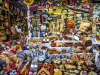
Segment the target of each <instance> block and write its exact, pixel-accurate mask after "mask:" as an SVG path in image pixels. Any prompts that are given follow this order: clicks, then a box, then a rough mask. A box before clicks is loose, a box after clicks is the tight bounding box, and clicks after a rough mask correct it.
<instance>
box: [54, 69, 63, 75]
mask: <svg viewBox="0 0 100 75" xmlns="http://www.w3.org/2000/svg"><path fill="white" fill-rule="evenodd" d="M54 75H63V74H62V72H61V71H60V70H59V69H54Z"/></svg>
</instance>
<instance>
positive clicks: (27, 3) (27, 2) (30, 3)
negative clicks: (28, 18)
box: [24, 0, 34, 6]
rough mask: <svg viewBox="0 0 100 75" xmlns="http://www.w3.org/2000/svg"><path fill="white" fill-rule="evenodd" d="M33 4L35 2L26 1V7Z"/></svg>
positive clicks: (32, 0)
mask: <svg viewBox="0 0 100 75" xmlns="http://www.w3.org/2000/svg"><path fill="white" fill-rule="evenodd" d="M33 2H34V0H24V4H26V5H28V6H29V5H32V4H33Z"/></svg>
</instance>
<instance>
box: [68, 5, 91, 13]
mask: <svg viewBox="0 0 100 75" xmlns="http://www.w3.org/2000/svg"><path fill="white" fill-rule="evenodd" d="M67 8H69V9H71V10H75V11H80V12H85V13H90V11H85V10H81V9H74V8H72V7H68V6H67Z"/></svg>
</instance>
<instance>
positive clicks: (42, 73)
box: [37, 63, 50, 75]
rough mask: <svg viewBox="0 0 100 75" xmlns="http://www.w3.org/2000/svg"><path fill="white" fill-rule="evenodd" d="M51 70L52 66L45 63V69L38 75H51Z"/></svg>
mask: <svg viewBox="0 0 100 75" xmlns="http://www.w3.org/2000/svg"><path fill="white" fill-rule="evenodd" d="M49 69H50V65H49V64H48V63H44V65H43V68H41V69H40V71H39V72H38V74H37V75H50V72H49Z"/></svg>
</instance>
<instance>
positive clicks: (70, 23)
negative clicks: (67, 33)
mask: <svg viewBox="0 0 100 75" xmlns="http://www.w3.org/2000/svg"><path fill="white" fill-rule="evenodd" d="M66 25H67V26H68V27H74V23H73V20H68V21H66Z"/></svg>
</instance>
